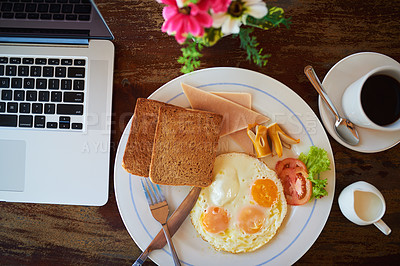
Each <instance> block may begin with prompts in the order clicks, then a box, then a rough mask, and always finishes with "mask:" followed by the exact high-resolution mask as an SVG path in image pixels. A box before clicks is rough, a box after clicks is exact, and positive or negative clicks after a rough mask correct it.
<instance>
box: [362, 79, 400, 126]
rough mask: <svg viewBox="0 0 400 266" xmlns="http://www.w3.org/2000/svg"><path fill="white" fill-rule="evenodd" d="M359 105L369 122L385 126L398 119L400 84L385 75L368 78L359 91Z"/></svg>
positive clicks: (399, 113) (399, 112)
mask: <svg viewBox="0 0 400 266" xmlns="http://www.w3.org/2000/svg"><path fill="white" fill-rule="evenodd" d="M361 104H362V107H363V109H364V112H365V114H366V115H367V116H368V118H369V119H371V121H373V122H374V123H375V124H378V125H380V126H386V125H389V124H391V123H393V122H395V121H396V120H397V119H399V118H400V83H399V82H398V81H397V80H395V79H394V78H392V77H389V76H386V75H375V76H371V77H369V78H368V79H367V80H366V81H365V83H364V86H363V88H362V91H361Z"/></svg>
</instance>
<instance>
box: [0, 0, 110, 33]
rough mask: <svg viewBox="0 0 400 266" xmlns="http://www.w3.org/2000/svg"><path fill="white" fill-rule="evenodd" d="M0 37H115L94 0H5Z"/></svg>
mask: <svg viewBox="0 0 400 266" xmlns="http://www.w3.org/2000/svg"><path fill="white" fill-rule="evenodd" d="M0 37H3V38H2V39H3V40H4V37H29V38H73V39H81V38H82V39H108V40H112V39H113V35H112V33H111V31H110V30H109V28H108V27H107V25H106V23H105V22H104V19H103V17H102V16H101V14H100V12H99V11H98V9H97V7H96V5H95V4H94V3H93V2H92V1H91V0H50V1H49V0H46V1H44V0H43V1H40V0H36V1H21V2H19V1H11V0H10V1H7V0H5V1H1V2H0Z"/></svg>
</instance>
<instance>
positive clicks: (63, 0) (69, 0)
mask: <svg viewBox="0 0 400 266" xmlns="http://www.w3.org/2000/svg"><path fill="white" fill-rule="evenodd" d="M0 4H1V7H0V15H1V17H2V18H5V19H29V20H69V21H74V20H75V21H77V20H79V21H89V20H90V13H91V11H92V6H91V4H90V1H89V0H0Z"/></svg>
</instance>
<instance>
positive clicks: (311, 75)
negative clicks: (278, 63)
mask: <svg viewBox="0 0 400 266" xmlns="http://www.w3.org/2000/svg"><path fill="white" fill-rule="evenodd" d="M304 74H306V76H307V78H308V79H309V80H310V82H311V84H312V85H313V86H314V88H315V90H316V91H317V92H318V94H319V96H321V98H322V100H323V101H324V102H325V104H326V105H327V106H328V108H329V109H330V110H331V112H332V114H333V115H334V116H335V118H336V120H339V113H338V111H337V110H336V108H335V106H334V105H333V103H332V102H331V100H330V99H329V97H328V95H327V94H326V93H325V91H324V89H323V88H322V84H321V82H320V81H319V79H318V77H317V74H315V71H314V69H313V67H312V66H306V67H305V68H304Z"/></svg>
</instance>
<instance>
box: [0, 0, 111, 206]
mask: <svg viewBox="0 0 400 266" xmlns="http://www.w3.org/2000/svg"><path fill="white" fill-rule="evenodd" d="M112 39H113V35H112V34H111V32H110V30H109V28H108V27H107V25H106V23H105V22H104V19H103V18H102V16H101V15H100V13H99V11H98V9H97V7H96V6H95V4H94V3H93V2H92V1H89V0H21V1H7V0H5V1H1V2H0V201H8V202H29V203H49V204H69V205H89V206H101V205H104V204H105V203H106V202H107V200H108V194H109V191H108V190H109V173H110V171H109V167H110V135H111V98H112V83H113V62H114V46H113V44H112V42H111V40H112Z"/></svg>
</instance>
